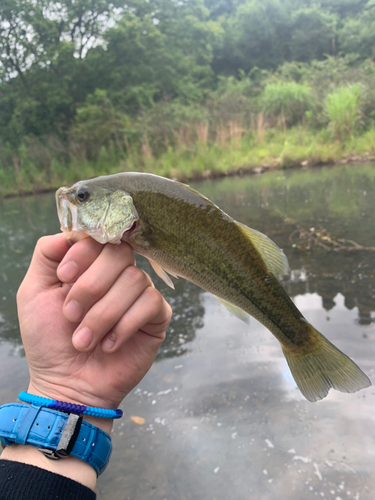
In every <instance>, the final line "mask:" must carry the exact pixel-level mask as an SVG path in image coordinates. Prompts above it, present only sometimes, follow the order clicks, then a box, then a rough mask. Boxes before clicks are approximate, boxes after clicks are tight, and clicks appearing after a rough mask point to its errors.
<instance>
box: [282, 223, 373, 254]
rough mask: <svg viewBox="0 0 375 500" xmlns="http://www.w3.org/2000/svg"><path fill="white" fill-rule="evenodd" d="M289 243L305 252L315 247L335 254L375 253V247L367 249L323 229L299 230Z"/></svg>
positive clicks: (292, 234) (291, 236)
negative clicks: (360, 251) (365, 251)
mask: <svg viewBox="0 0 375 500" xmlns="http://www.w3.org/2000/svg"><path fill="white" fill-rule="evenodd" d="M289 241H290V242H291V243H292V246H293V247H294V248H298V249H299V250H304V251H307V250H311V249H312V248H313V247H321V248H324V250H327V251H334V252H342V251H345V252H355V251H358V250H367V251H371V252H374V251H375V247H366V246H363V245H360V244H359V243H357V242H356V241H353V240H346V239H344V238H335V237H334V236H332V235H331V234H329V233H328V231H327V230H326V229H324V228H322V227H319V228H315V227H311V228H310V229H304V228H298V229H296V230H295V231H293V232H292V233H291V235H290V236H289Z"/></svg>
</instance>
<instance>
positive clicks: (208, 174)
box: [0, 152, 375, 201]
mask: <svg viewBox="0 0 375 500" xmlns="http://www.w3.org/2000/svg"><path fill="white" fill-rule="evenodd" d="M371 162H374V163H375V154H373V153H370V152H367V153H364V154H361V155H359V154H347V155H344V156H342V157H341V158H338V159H335V160H322V159H314V158H312V159H310V160H303V161H300V160H295V161H293V160H292V159H289V161H288V162H287V164H282V161H281V159H280V158H278V159H277V160H276V161H274V162H266V163H264V164H261V165H253V166H248V167H246V166H241V167H238V168H230V169H228V170H227V171H224V172H222V171H215V170H205V171H203V172H201V173H197V172H196V173H195V174H193V175H183V172H182V173H181V174H182V175H180V176H178V175H172V176H169V178H170V179H172V180H175V181H179V182H199V181H205V180H210V179H219V178H223V177H232V176H236V175H238V176H242V175H243V176H245V175H256V174H263V173H266V172H271V171H275V170H289V169H296V170H297V169H304V170H307V169H310V168H315V167H324V166H335V165H351V164H356V163H371ZM123 171H129V172H130V171H131V170H121V169H120V165H119V170H118V172H123ZM137 172H142V170H139V171H138V170H137ZM115 173H116V172H113V175H114V174H115ZM146 173H153V172H146ZM100 175H111V174H108V173H106V172H104V173H98V174H97V175H94V176H92V177H98V176H100ZM156 175H159V174H156ZM165 177H167V176H165ZM62 184H64V183H62ZM59 187H61V184H60V185H57V186H56V187H40V188H34V189H30V190H26V191H23V190H20V191H18V192H15V193H6V194H0V201H1V200H3V199H9V198H16V197H19V196H34V195H37V194H45V193H52V192H54V191H56V190H57V189H58V188H59Z"/></svg>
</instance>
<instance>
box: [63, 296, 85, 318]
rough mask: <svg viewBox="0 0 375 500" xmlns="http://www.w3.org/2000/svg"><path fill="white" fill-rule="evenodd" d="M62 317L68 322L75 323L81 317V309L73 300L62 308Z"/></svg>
mask: <svg viewBox="0 0 375 500" xmlns="http://www.w3.org/2000/svg"><path fill="white" fill-rule="evenodd" d="M64 316H65V318H66V319H67V320H68V321H71V322H72V323H77V321H79V320H80V319H81V318H82V316H83V308H82V307H81V306H80V305H79V304H77V302H76V301H75V300H71V301H70V302H68V303H67V304H66V306H65V308H64Z"/></svg>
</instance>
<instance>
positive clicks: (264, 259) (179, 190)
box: [56, 172, 371, 401]
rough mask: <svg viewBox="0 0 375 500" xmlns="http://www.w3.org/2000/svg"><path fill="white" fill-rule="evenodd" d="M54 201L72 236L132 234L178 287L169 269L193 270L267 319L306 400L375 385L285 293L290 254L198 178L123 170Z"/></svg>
mask: <svg viewBox="0 0 375 500" xmlns="http://www.w3.org/2000/svg"><path fill="white" fill-rule="evenodd" d="M56 203H57V211H58V216H59V220H60V224H61V230H62V231H63V232H64V233H65V235H66V237H67V239H68V240H69V241H71V242H74V241H77V240H79V239H81V238H84V237H88V236H90V237H92V238H94V239H95V240H96V241H98V242H99V243H102V244H106V243H112V244H120V243H121V241H125V242H126V243H128V244H129V245H130V246H131V247H132V249H133V250H134V251H135V252H136V253H138V254H140V255H143V256H144V257H146V258H147V259H148V260H149V261H150V263H151V265H152V267H153V269H154V270H155V272H156V273H157V274H158V275H159V276H160V277H161V278H162V279H163V280H164V281H165V282H166V283H167V284H168V285H169V286H171V287H172V288H173V281H172V280H171V278H170V276H173V277H182V278H185V279H186V280H189V281H191V282H192V283H194V284H196V285H198V286H199V287H201V288H203V289H204V290H206V291H208V292H210V293H212V294H213V295H214V296H216V297H217V298H218V299H219V301H220V302H221V303H222V304H223V305H224V306H225V307H226V308H227V309H228V310H229V311H231V312H232V313H233V314H235V315H236V316H237V317H239V318H240V319H241V320H243V321H245V322H247V323H248V322H249V318H250V316H252V317H254V318H255V319H257V320H258V321H260V323H262V324H263V325H264V326H265V327H266V328H267V329H268V330H270V332H271V333H272V334H273V335H274V336H275V337H276V339H277V340H278V341H279V343H280V345H281V348H282V352H283V354H284V356H285V358H286V360H287V363H288V365H289V368H290V371H291V373H292V375H293V378H294V380H295V382H296V384H297V386H298V388H299V389H300V391H301V393H302V394H303V395H304V397H305V398H306V399H307V400H309V401H318V400H320V399H323V398H324V397H325V396H326V395H327V394H328V392H329V390H330V389H331V388H333V389H336V390H338V391H341V392H349V393H353V392H356V391H358V390H360V389H363V388H365V387H369V386H370V385H371V382H370V380H369V378H368V377H367V376H366V375H365V374H364V373H363V372H362V370H361V369H360V368H359V367H358V366H357V365H356V364H355V363H354V362H353V361H352V360H351V359H350V358H349V357H348V356H346V354H344V353H342V352H341V351H340V350H339V349H338V348H337V347H335V346H334V345H333V344H332V343H331V342H330V341H329V340H328V339H327V338H325V337H324V336H323V335H322V334H321V333H319V332H318V331H317V330H316V329H315V328H314V327H313V326H312V325H311V324H310V323H309V322H308V321H307V320H306V319H305V318H304V317H303V315H302V313H301V312H300V311H299V310H298V308H297V307H296V305H295V304H294V302H293V301H292V299H291V298H290V297H289V296H288V294H287V293H286V292H285V290H284V288H283V287H282V285H281V284H280V282H279V280H278V279H277V276H278V275H285V274H288V272H289V267H288V260H287V257H286V256H285V254H284V252H283V251H282V250H281V249H280V248H279V247H278V246H277V245H276V244H275V243H274V242H273V241H272V240H271V239H269V238H268V237H267V236H266V235H264V234H262V233H261V232H259V231H257V230H255V229H251V228H249V227H247V226H245V225H244V224H242V223H240V222H237V221H236V220H234V219H233V218H232V217H230V216H229V215H227V214H226V213H225V212H224V211H223V210H221V209H220V208H219V207H218V206H217V205H215V204H214V203H213V202H212V201H211V200H209V199H208V198H206V197H205V196H203V195H202V194H200V193H199V192H198V191H196V190H194V189H192V188H191V187H190V186H188V185H186V184H183V183H180V182H177V181H174V180H171V179H167V178H164V177H160V176H157V175H153V174H148V173H138V172H123V173H118V174H113V175H107V176H101V177H96V178H93V179H89V180H82V181H79V182H77V183H75V184H74V185H73V186H71V187H70V188H69V187H61V188H60V189H58V191H57V192H56Z"/></svg>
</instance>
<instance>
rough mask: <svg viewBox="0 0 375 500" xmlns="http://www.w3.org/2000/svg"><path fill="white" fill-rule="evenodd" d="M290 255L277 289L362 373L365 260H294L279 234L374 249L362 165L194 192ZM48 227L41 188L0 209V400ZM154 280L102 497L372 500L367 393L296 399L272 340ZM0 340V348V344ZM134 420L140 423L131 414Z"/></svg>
mask: <svg viewBox="0 0 375 500" xmlns="http://www.w3.org/2000/svg"><path fill="white" fill-rule="evenodd" d="M194 187H196V188H197V189H198V190H200V191H201V192H202V193H204V194H205V195H206V196H208V197H209V198H211V199H213V200H214V201H215V202H216V203H217V204H218V205H219V206H220V207H221V208H222V209H223V210H225V211H226V212H227V213H229V214H230V215H232V216H233V217H234V218H236V219H238V220H239V221H241V222H243V223H245V224H247V225H249V226H250V227H253V228H256V229H258V230H260V231H262V232H264V233H266V234H268V235H269V236H270V237H271V238H272V239H273V240H274V241H275V242H276V243H277V244H278V245H279V246H281V247H282V248H283V249H284V251H285V253H286V254H287V256H288V259H289V263H290V268H291V274H290V276H288V277H285V278H284V279H283V285H284V286H285V288H286V290H287V291H288V293H289V294H290V295H291V296H292V297H293V298H294V300H295V302H296V304H297V306H298V307H299V308H300V309H301V311H302V312H303V314H304V315H305V316H306V318H307V319H308V320H309V321H310V322H312V323H313V324H314V326H315V327H316V328H317V329H318V330H320V331H322V333H324V334H325V335H326V336H327V337H328V338H329V339H330V340H332V341H333V342H334V343H335V344H336V345H338V346H339V347H340V348H341V349H342V350H343V351H344V352H346V353H347V354H349V355H350V356H351V357H352V358H353V359H354V360H355V361H356V362H357V363H358V364H359V365H360V366H361V367H362V368H363V369H364V371H365V372H366V373H367V374H368V375H369V376H370V377H372V378H373V375H374V369H373V360H374V355H375V344H374V341H375V325H374V319H373V318H374V317H375V313H374V312H375V280H374V274H373V273H374V266H375V252H368V251H358V252H337V253H336V252H326V251H324V250H323V249H313V250H312V251H310V252H308V253H301V252H299V251H298V250H297V249H295V248H293V247H292V243H291V241H290V240H289V236H290V235H291V234H292V233H293V232H294V231H295V230H296V229H297V228H300V227H302V228H305V229H309V228H310V227H320V226H321V227H323V228H325V229H326V230H327V231H328V232H329V233H330V234H332V235H334V236H336V237H337V238H346V239H351V240H354V241H356V242H358V243H360V244H361V245H364V246H374V230H373V227H374V226H373V214H374V213H375V169H374V167H373V166H371V165H364V166H356V167H354V166H351V167H335V168H322V169H314V170H308V171H288V172H272V173H269V174H264V175H260V176H252V177H246V178H226V179H221V180H217V181H210V182H204V183H199V184H196V185H194ZM57 230H58V222H57V217H56V215H55V207H54V198H53V195H52V194H48V195H41V196H37V197H30V198H24V199H12V200H5V201H3V202H0V236H1V238H0V245H1V254H0V378H1V381H2V383H1V385H0V398H1V402H5V401H11V400H14V397H15V394H16V392H17V391H18V390H23V389H24V388H25V386H26V383H27V366H26V362H25V360H24V359H23V358H22V357H20V356H18V355H16V354H17V353H19V352H22V349H21V347H20V340H19V334H18V329H17V320H16V309H15V303H14V297H15V293H16V290H17V287H18V285H19V283H20V281H21V279H22V277H23V275H24V273H25V271H26V269H27V265H28V263H29V261H30V257H31V252H32V249H33V247H34V245H35V242H36V240H37V239H38V237H40V236H41V235H43V234H48V233H53V232H56V231H57ZM137 262H138V264H139V265H140V266H141V267H142V268H144V269H145V270H146V271H147V272H149V273H150V274H151V276H152V277H153V279H154V281H155V283H156V286H157V287H158V288H159V289H160V290H161V291H162V293H163V294H164V295H165V297H166V299H167V300H168V301H169V302H170V303H171V305H172V307H173V310H174V316H173V321H172V324H171V327H170V330H169V332H168V336H167V340H166V341H165V343H164V345H163V347H162V349H161V351H160V354H159V356H158V362H157V363H155V364H154V366H153V368H152V369H151V371H150V372H149V374H148V375H147V376H146V378H145V379H144V380H143V381H142V382H141V384H140V386H139V387H138V388H137V389H135V390H134V391H133V393H132V394H130V395H129V396H128V398H127V399H126V400H125V402H124V403H123V405H122V408H123V410H124V418H123V419H122V421H119V422H116V424H115V429H114V439H115V443H116V445H115V450H114V455H113V460H112V464H111V467H110V468H109V470H108V471H107V472H106V474H105V475H104V476H103V477H102V478H101V479H100V481H99V486H98V498H99V499H104V498H105V499H108V500H112V499H113V500H115V499H116V500H127V499H132V500H133V499H142V500H143V499H146V498H152V499H157V500H163V499H168V500H184V499H197V500H198V499H199V500H202V499H210V500H215V499H216V500H224V499H225V500H227V499H234V500H237V499H238V500H242V499H244V500H245V499H253V498H254V499H262V500H264V499H265V500H276V499H278V500H279V499H281V500H284V499H288V500H289V499H291V500H301V499H304V500H305V499H306V500H310V499H313V498H314V499H315V498H317V497H318V498H329V499H335V500H340V499H341V500H346V499H354V500H371V499H373V492H374V491H375V484H374V483H375V478H374V476H373V474H372V471H373V469H374V466H375V436H374V432H373V429H374V424H375V411H374V410H375V408H374V394H375V391H374V389H372V388H369V389H367V390H365V391H361V392H359V393H356V394H352V395H347V394H341V393H338V392H331V393H330V394H329V396H328V397H327V398H326V399H325V400H324V401H322V402H319V403H315V404H311V403H309V402H307V401H305V400H304V399H303V397H302V396H301V394H300V393H299V391H298V390H297V389H296V386H295V384H294V381H293V379H292V378H291V376H290V373H289V370H288V368H287V365H286V362H285V360H284V358H283V356H282V354H281V352H280V347H279V345H278V343H277V341H276V340H275V339H274V337H273V336H272V335H271V334H269V332H268V331H267V330H266V329H265V328H264V327H263V326H262V325H260V324H259V323H257V322H256V321H255V320H252V321H251V325H250V328H249V327H248V326H246V325H245V324H243V323H242V322H240V321H238V320H237V319H236V318H235V317H233V316H231V315H230V314H229V313H228V312H227V311H226V310H225V309H224V308H223V307H222V306H221V305H220V304H219V303H218V302H217V301H216V300H215V299H214V298H213V297H212V296H211V295H210V294H207V293H205V292H203V291H202V290H200V289H199V288H197V287H196V286H194V285H192V284H190V283H187V282H185V281H184V280H174V281H175V286H176V290H175V291H173V290H171V289H170V288H168V287H167V286H166V285H165V284H164V283H163V282H162V281H161V280H159V278H157V277H155V275H154V273H153V271H152V270H151V269H150V266H149V264H148V263H147V262H146V261H145V260H144V259H142V258H137ZM1 342H2V345H1ZM131 416H141V417H143V418H145V420H146V423H145V425H137V424H135V423H134V422H133V421H132V420H131V419H130V417H131Z"/></svg>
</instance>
